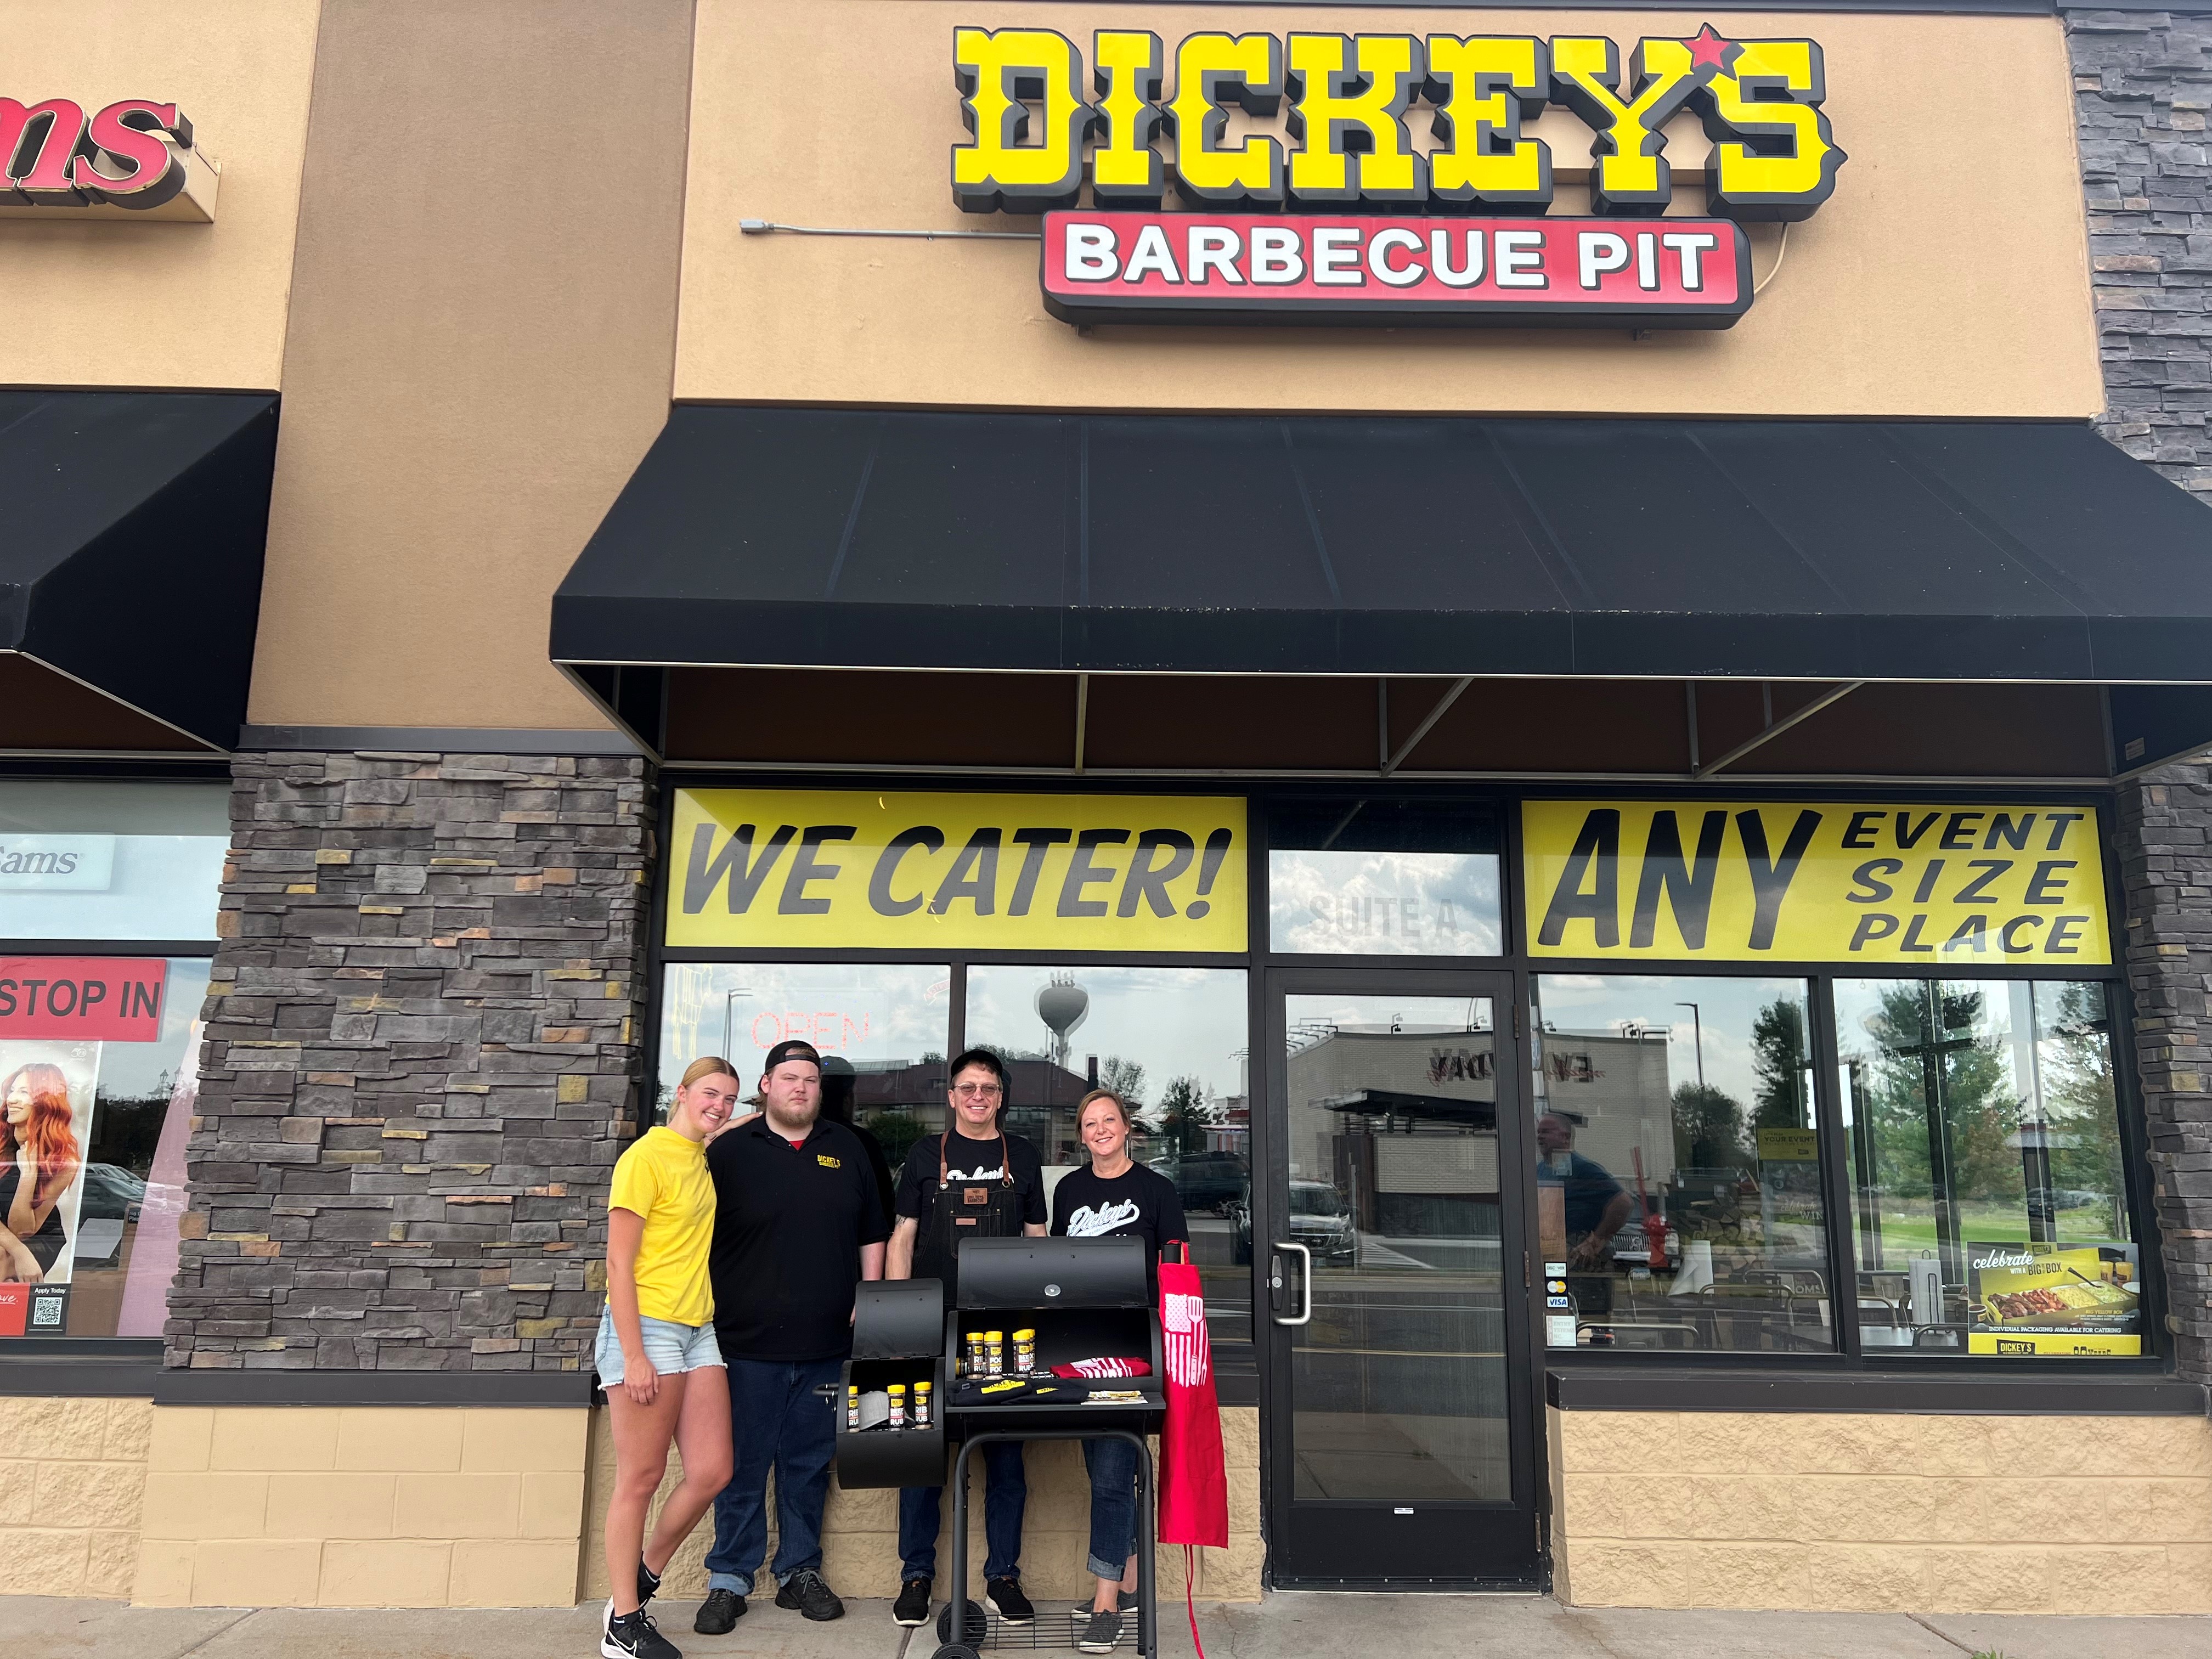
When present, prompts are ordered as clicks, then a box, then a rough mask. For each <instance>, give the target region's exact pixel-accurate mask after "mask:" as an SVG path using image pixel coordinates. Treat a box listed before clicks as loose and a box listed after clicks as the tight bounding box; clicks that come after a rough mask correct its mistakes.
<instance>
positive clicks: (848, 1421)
mask: <svg viewBox="0 0 2212 1659" xmlns="http://www.w3.org/2000/svg"><path fill="white" fill-rule="evenodd" d="M845 1426H846V1427H847V1428H848V1429H857V1428H859V1427H860V1384H859V1383H854V1384H853V1386H852V1387H851V1388H849V1389H846V1390H845Z"/></svg>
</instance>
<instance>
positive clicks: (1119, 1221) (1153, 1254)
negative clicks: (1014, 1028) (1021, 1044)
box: [1052, 1089, 1190, 1653]
mask: <svg viewBox="0 0 2212 1659" xmlns="http://www.w3.org/2000/svg"><path fill="white" fill-rule="evenodd" d="M1133 1127H1134V1125H1133V1122H1132V1121H1131V1119H1130V1115H1129V1106H1128V1103H1127V1101H1125V1100H1123V1099H1122V1098H1121V1096H1119V1095H1117V1094H1115V1092H1114V1091H1112V1090H1111V1089H1093V1090H1092V1091H1091V1092H1090V1093H1089V1094H1087V1095H1085V1096H1084V1097H1083V1098H1082V1099H1081V1100H1080V1101H1079V1102H1078V1103H1076V1108H1075V1132H1076V1133H1077V1134H1078V1135H1079V1136H1080V1137H1081V1138H1082V1141H1083V1145H1084V1146H1085V1148H1086V1149H1087V1150H1088V1151H1089V1152H1090V1153H1091V1167H1090V1168H1089V1169H1087V1170H1069V1171H1068V1172H1067V1173H1066V1175H1064V1176H1061V1177H1060V1185H1059V1186H1057V1187H1055V1188H1054V1189H1053V1194H1052V1234H1053V1237H1054V1238H1119V1237H1135V1238H1141V1239H1143V1240H1144V1241H1145V1273H1146V1279H1148V1280H1149V1281H1150V1284H1149V1289H1150V1291H1151V1294H1152V1303H1153V1304H1154V1305H1155V1306H1157V1305H1158V1303H1159V1299H1160V1272H1159V1264H1160V1252H1161V1250H1162V1249H1164V1248H1165V1247H1166V1246H1167V1245H1169V1244H1170V1243H1182V1245H1183V1246H1184V1248H1185V1249H1188V1248H1189V1244H1190V1226H1189V1224H1188V1223H1187V1222H1186V1221H1185V1220H1184V1219H1183V1213H1182V1200H1181V1199H1180V1198H1179V1197H1177V1196H1176V1188H1175V1182H1172V1181H1170V1180H1169V1179H1168V1178H1167V1177H1166V1176H1164V1175H1162V1174H1160V1173H1159V1172H1158V1170H1148V1169H1146V1168H1145V1166H1144V1165H1143V1164H1138V1163H1135V1162H1133V1160H1132V1159H1131V1158H1130V1157H1129V1135H1130V1132H1131V1130H1132V1129H1133ZM1083 1464H1084V1467H1085V1468H1086V1469H1088V1470H1089V1471H1090V1474H1091V1554H1090V1559H1088V1561H1087V1562H1086V1563H1085V1565H1086V1566H1087V1567H1088V1568H1089V1569H1090V1571H1091V1577H1094V1578H1096V1579H1097V1581H1098V1589H1097V1595H1094V1596H1092V1597H1091V1617H1090V1621H1089V1623H1088V1624H1087V1625H1086V1626H1085V1628H1084V1632H1083V1634H1082V1636H1081V1638H1079V1640H1078V1642H1077V1644H1076V1645H1077V1646H1078V1647H1079V1648H1081V1649H1082V1650H1083V1651H1084V1652H1085V1653H1111V1652H1113V1651H1114V1644H1115V1643H1116V1642H1117V1641H1119V1640H1120V1639H1121V1615H1122V1611H1123V1608H1124V1606H1125V1604H1126V1602H1127V1598H1128V1597H1130V1596H1132V1595H1135V1594H1136V1591H1137V1449H1136V1448H1135V1447H1134V1446H1133V1445H1131V1444H1130V1443H1128V1442H1127V1441H1126V1440H1113V1439H1101V1440H1086V1441H1085V1442H1084V1443H1083Z"/></svg>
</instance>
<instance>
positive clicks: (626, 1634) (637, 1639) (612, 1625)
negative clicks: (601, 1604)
mask: <svg viewBox="0 0 2212 1659" xmlns="http://www.w3.org/2000/svg"><path fill="white" fill-rule="evenodd" d="M599 1654H600V1659H684V1652H683V1650H682V1649H680V1648H678V1646H677V1645H676V1644H675V1643H673V1642H671V1641H670V1640H669V1639H668V1638H666V1637H665V1636H663V1635H662V1634H661V1633H660V1627H659V1626H657V1625H655V1624H654V1623H653V1617H652V1615H651V1614H650V1613H647V1612H646V1610H645V1609H644V1608H643V1607H640V1608H639V1609H638V1610H637V1611H636V1612H635V1613H617V1612H616V1611H615V1604H614V1603H613V1602H611V1601H610V1602H608V1603H607V1617H606V1622H605V1625H604V1626H601V1627H600V1632H599Z"/></svg>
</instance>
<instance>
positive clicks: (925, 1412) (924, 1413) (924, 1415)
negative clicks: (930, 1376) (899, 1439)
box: [914, 1383, 930, 1429]
mask: <svg viewBox="0 0 2212 1659" xmlns="http://www.w3.org/2000/svg"><path fill="white" fill-rule="evenodd" d="M929 1400H930V1385H929V1384H928V1383H915V1385H914V1425H915V1427H916V1428H917V1429H926V1428H927V1427H928V1426H929Z"/></svg>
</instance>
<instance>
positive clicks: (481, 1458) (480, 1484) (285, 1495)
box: [47, 1406, 589, 1607]
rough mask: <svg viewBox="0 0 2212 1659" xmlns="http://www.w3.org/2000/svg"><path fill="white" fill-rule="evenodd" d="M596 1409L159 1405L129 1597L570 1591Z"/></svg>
mask: <svg viewBox="0 0 2212 1659" xmlns="http://www.w3.org/2000/svg"><path fill="white" fill-rule="evenodd" d="M588 1417H589V1413H588V1411H587V1410H586V1408H585V1407H574V1408H573V1409H564V1408H561V1407H538V1408H531V1409H513V1410H510V1409H499V1408H491V1407H447V1408H439V1407H343V1408H339V1407H309V1406H287V1407H171V1406H164V1407H156V1408H155V1410H154V1412H153V1431H152V1446H151V1450H150V1454H149V1464H148V1470H147V1474H146V1476H145V1482H146V1498H145V1511H144V1518H143V1533H144V1541H143V1544H142V1545H141V1547H140V1550H139V1555H138V1564H137V1581H136V1584H135V1588H134V1589H133V1590H132V1594H131V1599H132V1600H133V1601H137V1603H139V1604H140V1605H141V1606H145V1607H568V1606H571V1605H573V1604H574V1601H575V1599H576V1563H577V1553H578V1549H579V1547H580V1539H581V1534H582V1530H583V1514H584V1468H585V1452H586V1439H587V1436H588V1432H589V1425H588V1421H587V1419H588ZM47 1593H49V1594H51V1593H52V1592H47Z"/></svg>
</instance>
